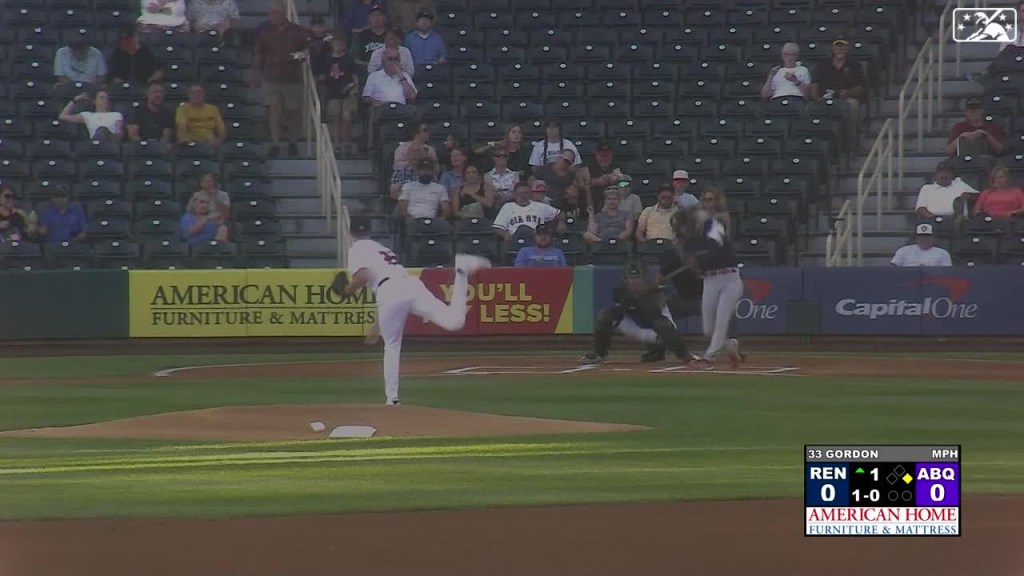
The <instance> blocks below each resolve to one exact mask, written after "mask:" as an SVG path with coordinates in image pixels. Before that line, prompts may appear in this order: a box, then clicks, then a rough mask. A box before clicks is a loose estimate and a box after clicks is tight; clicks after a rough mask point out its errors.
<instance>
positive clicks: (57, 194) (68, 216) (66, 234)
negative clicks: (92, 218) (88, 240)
mask: <svg viewBox="0 0 1024 576" xmlns="http://www.w3.org/2000/svg"><path fill="white" fill-rule="evenodd" d="M87 228H88V224H87V223H86V221H85V211H84V210H82V205H81V204H79V203H78V202H69V201H68V191H67V189H65V188H63V187H61V186H57V187H56V188H54V190H53V201H52V202H50V204H49V205H47V206H46V208H45V209H43V211H42V213H40V214H39V235H40V236H41V237H42V239H43V242H45V243H47V244H60V243H61V242H81V241H82V240H85V235H86V229H87Z"/></svg>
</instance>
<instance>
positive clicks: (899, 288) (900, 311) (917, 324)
mask: <svg viewBox="0 0 1024 576" xmlns="http://www.w3.org/2000/svg"><path fill="white" fill-rule="evenodd" d="M803 276H804V298H805V299H806V300H810V301H817V302H820V303H821V330H822V332H823V333H825V334H920V333H921V320H922V317H923V316H924V315H925V314H929V313H930V312H931V310H930V308H929V303H928V302H925V301H924V299H923V297H922V293H921V272H920V271H919V270H917V269H911V268H892V267H890V268H807V269H805V270H804V271H803Z"/></svg>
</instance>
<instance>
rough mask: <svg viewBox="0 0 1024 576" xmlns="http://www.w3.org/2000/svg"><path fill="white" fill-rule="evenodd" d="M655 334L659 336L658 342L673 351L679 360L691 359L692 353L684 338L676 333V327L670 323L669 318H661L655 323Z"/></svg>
mask: <svg viewBox="0 0 1024 576" xmlns="http://www.w3.org/2000/svg"><path fill="white" fill-rule="evenodd" d="M652 327H653V328H654V332H655V333H657V334H658V341H659V342H660V343H661V344H662V345H663V346H664V347H665V348H667V349H668V350H671V351H672V353H673V354H675V355H676V357H677V358H689V356H690V351H689V349H687V347H686V342H683V337H682V336H680V335H679V333H678V332H676V326H675V324H673V323H672V322H669V320H668V318H665V317H664V316H660V317H658V318H656V319H655V320H654V322H653V326H652Z"/></svg>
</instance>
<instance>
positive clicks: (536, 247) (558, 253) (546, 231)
mask: <svg viewBox="0 0 1024 576" xmlns="http://www.w3.org/2000/svg"><path fill="white" fill-rule="evenodd" d="M551 242H552V239H551V225H550V224H541V225H539V226H537V229H536V231H535V232H534V237H533V245H532V246H523V247H522V248H520V249H519V252H517V253H516V260H515V263H514V265H515V267H516V268H557V267H565V266H567V264H566V263H565V253H564V252H562V249H561V248H557V247H554V246H552V245H551Z"/></svg>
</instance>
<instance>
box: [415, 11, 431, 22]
mask: <svg viewBox="0 0 1024 576" xmlns="http://www.w3.org/2000/svg"><path fill="white" fill-rule="evenodd" d="M420 18H426V19H428V20H433V19H434V15H433V14H431V13H430V11H428V10H420V11H419V12H418V13H417V14H416V19H417V20H419V19H420Z"/></svg>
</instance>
